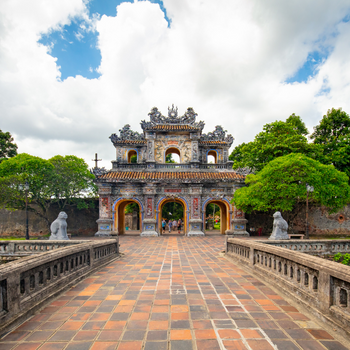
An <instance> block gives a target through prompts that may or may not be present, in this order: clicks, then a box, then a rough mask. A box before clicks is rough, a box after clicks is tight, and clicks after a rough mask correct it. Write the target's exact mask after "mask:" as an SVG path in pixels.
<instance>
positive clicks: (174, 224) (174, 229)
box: [173, 219, 177, 231]
mask: <svg viewBox="0 0 350 350" xmlns="http://www.w3.org/2000/svg"><path fill="white" fill-rule="evenodd" d="M176 229H177V221H176V220H175V219H174V221H173V231H176Z"/></svg>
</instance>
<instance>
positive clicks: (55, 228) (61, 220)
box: [49, 211, 69, 241]
mask: <svg viewBox="0 0 350 350" xmlns="http://www.w3.org/2000/svg"><path fill="white" fill-rule="evenodd" d="M67 218H68V215H67V214H66V213H65V212H64V211H61V212H60V213H59V214H58V217H57V219H56V220H55V221H54V222H53V223H52V224H51V226H50V230H51V236H50V238H49V240H56V241H65V240H69V238H68V236H67V221H66V220H67Z"/></svg>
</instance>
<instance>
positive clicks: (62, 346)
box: [40, 342, 67, 350]
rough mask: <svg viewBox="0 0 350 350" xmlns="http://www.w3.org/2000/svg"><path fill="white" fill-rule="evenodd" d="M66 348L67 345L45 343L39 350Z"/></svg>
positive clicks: (60, 349)
mask: <svg viewBox="0 0 350 350" xmlns="http://www.w3.org/2000/svg"><path fill="white" fill-rule="evenodd" d="M66 346H67V343H62V342H59V343H45V344H44V345H43V346H42V347H41V348H40V350H62V349H64V348H65V347H66Z"/></svg>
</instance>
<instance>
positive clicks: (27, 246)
mask: <svg viewBox="0 0 350 350" xmlns="http://www.w3.org/2000/svg"><path fill="white" fill-rule="evenodd" d="M52 242H55V243H52ZM82 242H86V241H49V240H43V241H42V240H35V241H18V240H12V241H0V255H7V254H8V255H31V254H37V253H43V252H47V251H51V250H54V249H57V248H62V247H67V246H72V245H74V244H81V243H82Z"/></svg>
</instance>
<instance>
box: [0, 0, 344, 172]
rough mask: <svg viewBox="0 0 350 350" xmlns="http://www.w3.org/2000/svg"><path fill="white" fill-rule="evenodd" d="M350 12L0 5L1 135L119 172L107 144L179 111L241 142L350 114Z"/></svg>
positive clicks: (327, 3)
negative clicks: (292, 118) (291, 123)
mask: <svg viewBox="0 0 350 350" xmlns="http://www.w3.org/2000/svg"><path fill="white" fill-rule="evenodd" d="M349 57H350V0H337V1H331V0H308V1H301V0H293V1H280V0H264V1H261V0H163V1H160V0H159V1H158V0H157V1H156V0H152V1H151V0H142V1H141V0H139V1H137V0H135V1H120V0H90V1H88V0H50V1H47V0H31V1H28V0H2V1H1V2H0V129H1V130H2V131H9V132H10V133H11V134H12V135H13V137H14V139H15V142H16V143H17V145H18V152H20V153H22V152H26V153H29V154H32V155H35V156H39V157H42V158H46V159H48V158H51V157H53V156H55V155H57V154H61V155H68V154H73V155H76V156H78V157H81V158H84V159H85V161H86V162H87V163H88V165H89V167H92V166H93V165H94V162H93V161H92V159H93V158H94V155H95V153H98V156H99V158H102V161H101V162H100V166H104V167H106V168H107V169H109V168H111V163H110V161H111V160H114V159H115V148H114V146H113V145H112V143H111V141H110V140H109V136H110V135H111V134H112V133H118V132H119V129H121V128H122V127H123V126H124V125H125V124H130V125H131V128H132V129H133V130H135V131H139V132H141V131H142V130H141V127H140V121H141V120H144V119H146V120H147V119H148V113H149V112H150V110H151V109H152V107H158V108H159V110H160V111H161V112H162V113H163V115H166V114H167V109H168V106H171V105H172V104H174V105H175V106H177V107H178V110H179V114H181V115H182V114H183V113H184V112H185V111H186V109H187V108H188V107H193V108H194V110H195V111H196V112H197V113H198V117H197V120H198V121H199V120H203V121H204V122H205V123H206V126H205V128H204V131H203V132H205V133H206V132H209V131H213V129H214V127H215V125H222V126H223V127H224V129H226V130H227V131H228V132H229V133H231V134H232V135H233V136H234V138H235V141H234V143H233V146H232V148H231V150H232V149H233V147H235V146H238V145H239V144H241V143H242V142H249V141H252V140H253V139H254V137H255V135H256V134H257V133H259V132H260V131H261V130H262V128H263V125H265V124H266V123H271V122H273V121H275V120H285V119H286V118H288V116H289V115H291V114H292V113H295V114H296V115H299V116H300V117H301V118H302V120H303V121H304V122H305V124H306V126H307V127H308V129H309V131H310V132H312V130H313V127H314V126H316V125H317V124H318V123H319V122H320V120H321V119H322V116H323V115H324V114H326V113H327V110H328V109H331V108H342V109H343V110H344V111H346V112H347V113H350V98H349V97H350V60H349Z"/></svg>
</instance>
